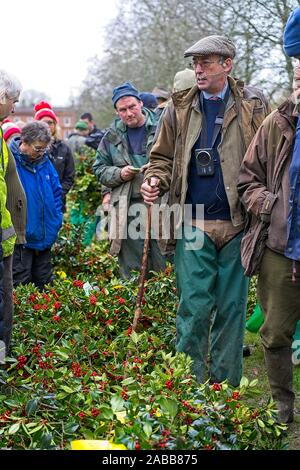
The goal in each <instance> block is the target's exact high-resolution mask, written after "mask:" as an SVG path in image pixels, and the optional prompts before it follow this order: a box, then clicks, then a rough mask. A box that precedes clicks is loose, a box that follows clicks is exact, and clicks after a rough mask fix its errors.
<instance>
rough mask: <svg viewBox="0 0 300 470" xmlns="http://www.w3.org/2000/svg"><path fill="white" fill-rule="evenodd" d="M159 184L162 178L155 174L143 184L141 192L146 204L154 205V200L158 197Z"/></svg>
mask: <svg viewBox="0 0 300 470" xmlns="http://www.w3.org/2000/svg"><path fill="white" fill-rule="evenodd" d="M159 184H160V180H159V179H158V178H156V177H155V176H153V177H152V178H149V180H146V181H144V183H143V184H142V186H141V194H142V196H143V198H144V201H145V203H146V204H150V205H152V204H153V202H154V201H155V200H156V199H157V198H158V196H159Z"/></svg>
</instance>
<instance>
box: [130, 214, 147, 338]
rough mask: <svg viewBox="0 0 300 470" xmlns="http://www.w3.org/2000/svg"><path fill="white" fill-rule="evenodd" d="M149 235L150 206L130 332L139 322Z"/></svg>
mask: <svg viewBox="0 0 300 470" xmlns="http://www.w3.org/2000/svg"><path fill="white" fill-rule="evenodd" d="M150 233H151V206H148V207H147V225H146V233H145V240H144V250H143V258H142V264H141V271H140V277H139V290H138V295H137V301H136V306H135V311H134V318H133V322H132V331H135V330H136V327H137V322H138V321H139V318H140V316H141V313H142V307H141V305H142V300H143V294H144V284H145V275H146V271H147V263H148V253H149V244H150V236H151V235H150Z"/></svg>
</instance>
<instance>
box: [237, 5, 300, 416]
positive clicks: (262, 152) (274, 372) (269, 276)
mask: <svg viewBox="0 0 300 470" xmlns="http://www.w3.org/2000/svg"><path fill="white" fill-rule="evenodd" d="M284 39H285V43H284V47H285V51H286V53H287V54H288V55H291V56H294V55H295V56H297V57H298V58H299V59H300V7H298V9H296V10H295V12H294V13H293V14H292V15H291V17H290V18H289V20H288V23H287V27H286V30H285V36H284ZM297 80H298V81H299V68H296V69H295V86H294V89H295V90H296V88H297V87H298V86H299V82H298V83H297ZM299 113H300V89H299V88H298V89H297V90H296V91H295V92H294V94H293V95H292V96H291V97H290V98H289V99H288V100H287V101H286V102H285V103H283V104H282V105H281V106H279V108H278V109H277V110H275V111H274V112H273V113H272V114H271V115H270V116H268V117H267V118H266V120H265V121H264V122H263V124H262V126H261V127H260V129H259V131H258V133H257V134H256V136H255V138H254V140H253V142H252V143H251V145H250V147H249V149H248V151H247V153H246V155H245V158H244V161H243V163H242V166H241V174H240V177H239V182H238V191H239V194H240V195H241V199H242V202H243V203H244V205H245V207H246V210H247V211H248V212H249V227H248V230H247V232H246V234H245V236H244V239H243V241H242V262H243V265H244V267H245V270H246V273H247V274H248V275H251V274H256V273H258V274H259V276H258V300H259V303H260V305H261V308H262V311H263V313H264V317H265V320H264V323H263V325H262V327H261V328H260V335H261V338H262V343H263V347H264V355H265V363H266V369H267V374H268V379H269V384H270V388H271V393H272V397H273V399H274V400H275V402H276V403H277V406H278V420H279V421H280V422H284V423H289V422H292V421H293V418H294V399H295V395H294V392H293V362H294V363H295V364H299V341H295V344H292V343H293V336H294V334H295V331H296V325H297V322H298V321H299V320H300V204H299V201H300V117H299ZM292 346H293V347H294V349H295V351H294V353H293V351H292Z"/></svg>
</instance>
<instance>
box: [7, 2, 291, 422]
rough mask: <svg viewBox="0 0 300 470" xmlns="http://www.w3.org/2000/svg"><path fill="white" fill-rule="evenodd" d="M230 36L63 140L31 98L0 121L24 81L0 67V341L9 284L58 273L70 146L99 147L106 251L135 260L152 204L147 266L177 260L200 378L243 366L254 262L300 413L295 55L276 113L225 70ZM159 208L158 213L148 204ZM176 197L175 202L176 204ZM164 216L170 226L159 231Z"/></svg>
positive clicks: (121, 97) (180, 319) (189, 344)
mask: <svg viewBox="0 0 300 470" xmlns="http://www.w3.org/2000/svg"><path fill="white" fill-rule="evenodd" d="M283 42H284V49H285V52H286V54H287V55H288V56H290V57H295V58H297V59H300V7H299V8H297V9H296V10H295V11H294V12H293V13H292V14H291V16H290V18H289V20H288V22H287V25H286V28H285V33H284V38H283ZM235 55H236V47H235V45H234V43H233V42H232V41H231V40H230V39H229V38H227V37H225V36H222V35H212V36H207V37H204V38H202V39H200V40H199V41H198V42H196V43H195V44H193V45H192V46H191V47H189V48H188V49H187V50H186V51H185V53H184V57H189V58H191V59H192V62H193V70H191V69H185V70H182V71H180V72H178V73H177V74H176V75H175V77H174V86H173V90H172V94H170V93H169V92H168V90H166V89H164V88H162V87H155V88H154V89H153V90H152V92H151V93H150V92H141V93H140V92H139V91H138V90H137V88H136V87H135V86H134V85H133V84H132V83H130V82H128V81H125V82H124V83H122V84H120V85H119V86H116V87H115V88H114V89H113V90H112V106H113V108H114V110H115V112H116V115H117V117H116V119H115V121H114V122H113V123H112V124H111V125H110V126H109V127H108V128H107V129H105V130H103V131H102V130H100V129H98V128H97V127H96V125H95V123H94V121H93V118H92V116H91V114H90V113H84V114H82V115H81V116H80V119H79V121H78V122H77V123H76V125H75V130H74V133H72V134H71V135H70V136H69V140H68V141H67V142H64V141H62V140H61V139H59V136H58V134H57V126H58V120H57V117H56V115H55V113H54V111H53V109H52V107H51V106H50V105H49V104H48V103H46V102H41V103H39V104H38V105H36V106H35V115H34V120H33V121H32V122H31V123H29V124H26V125H25V126H24V127H23V128H22V129H19V128H18V127H17V126H16V125H14V124H13V123H12V124H10V123H9V122H4V121H5V120H6V119H7V117H8V116H9V115H11V113H13V110H14V106H15V103H16V102H17V101H18V98H19V94H20V92H21V85H20V83H19V81H18V80H17V79H15V78H14V77H11V76H10V75H9V74H7V73H6V72H4V71H1V72H0V121H1V122H2V123H3V124H2V130H1V139H0V145H1V158H2V161H1V164H0V186H1V187H0V191H1V193H0V194H1V213H0V215H1V230H2V235H1V240H2V246H1V260H3V261H2V262H1V275H0V282H1V286H0V292H1V297H0V301H1V304H0V312H1V313H0V340H2V341H3V342H4V343H5V347H6V350H7V351H8V352H9V350H10V338H11V330H12V289H13V284H14V285H15V286H16V285H18V284H20V283H28V282H34V283H35V284H36V286H37V287H39V288H40V289H43V288H44V286H45V284H48V283H51V282H52V279H53V274H52V269H51V246H52V245H53V243H54V241H55V240H56V238H57V235H58V232H59V230H60V227H61V224H62V219H63V213H64V211H65V208H66V195H67V193H68V191H69V190H70V188H71V187H72V184H73V182H74V176H75V164H74V157H73V155H72V152H73V153H74V155H76V154H78V153H80V152H81V149H82V147H83V146H84V145H87V146H89V147H91V148H93V149H95V150H96V158H95V162H94V165H93V171H94V173H95V175H96V177H97V179H98V180H99V182H100V183H101V185H102V188H103V205H105V208H106V210H105V211H106V212H109V213H110V224H109V239H110V242H111V244H110V251H111V253H112V254H113V255H117V257H118V261H119V268H120V275H121V276H122V277H124V278H129V277H130V276H131V274H132V271H133V270H134V271H137V270H139V269H140V266H141V262H142V256H143V249H144V239H145V233H146V217H145V213H146V212H145V211H149V206H150V208H151V209H150V210H151V211H152V214H154V213H157V214H158V218H157V219H155V223H154V224H153V227H152V230H151V232H150V233H151V236H150V238H151V239H150V244H149V255H148V266H147V270H148V275H151V272H152V271H156V272H157V271H161V270H163V269H164V268H165V266H166V261H167V260H169V259H171V260H173V258H172V257H173V255H174V266H175V273H176V281H177V290H178V295H179V306H178V311H177V320H176V326H177V339H176V349H177V350H178V351H183V352H185V353H186V354H188V355H189V356H191V358H192V359H193V372H194V374H195V376H196V378H197V380H198V382H199V383H202V382H203V381H205V380H207V379H208V380H210V382H211V383H215V382H222V381H224V380H228V381H229V383H230V384H232V385H233V386H238V385H239V383H240V380H241V377H242V365H243V341H244V331H245V321H246V306H247V297H248V285H249V277H250V276H252V275H255V274H258V300H259V304H260V306H261V308H262V311H263V313H264V317H265V320H264V323H263V326H262V327H261V329H260V334H261V337H262V343H263V348H264V354H265V364H266V370H267V374H268V378H269V384H270V388H271V393H272V396H273V398H274V400H275V401H276V403H277V406H278V420H279V421H280V422H284V423H289V422H292V421H293V419H294V398H295V396H294V392H293V363H292V349H291V348H292V341H293V334H294V332H295V329H296V324H297V322H298V321H299V320H300V295H299V294H300V289H299V282H300V205H299V204H300V203H299V201H300V199H299V190H300V119H299V113H300V107H299V103H300V98H298V97H299V96H300V86H299V85H300V83H299V80H300V67H299V66H298V67H296V68H295V80H294V88H295V91H294V93H293V94H292V95H291V96H290V97H289V98H288V99H287V100H286V101H285V102H284V103H283V104H282V105H280V106H279V107H278V108H277V109H275V110H273V111H272V112H271V108H270V105H269V103H268V100H267V99H266V97H265V96H264V94H263V92H262V91H261V90H259V89H258V88H255V87H252V86H248V85H245V84H244V83H243V82H242V81H241V80H239V79H235V78H233V77H232V75H231V71H232V68H233V65H234V60H235ZM157 207H158V208H159V211H158V212H155V211H156V208H157ZM170 208H172V212H170ZM167 226H168V228H169V231H166V227H167Z"/></svg>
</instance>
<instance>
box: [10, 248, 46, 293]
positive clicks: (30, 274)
mask: <svg viewBox="0 0 300 470" xmlns="http://www.w3.org/2000/svg"><path fill="white" fill-rule="evenodd" d="M52 280H53V274H52V266H51V248H48V249H47V250H43V251H37V250H32V249H31V248H26V247H24V246H23V245H16V246H15V250H14V257H13V282H14V287H16V286H18V285H19V284H28V283H29V282H33V283H34V284H35V285H36V286H37V287H38V288H39V289H43V287H44V285H45V284H49V283H51V282H52Z"/></svg>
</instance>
